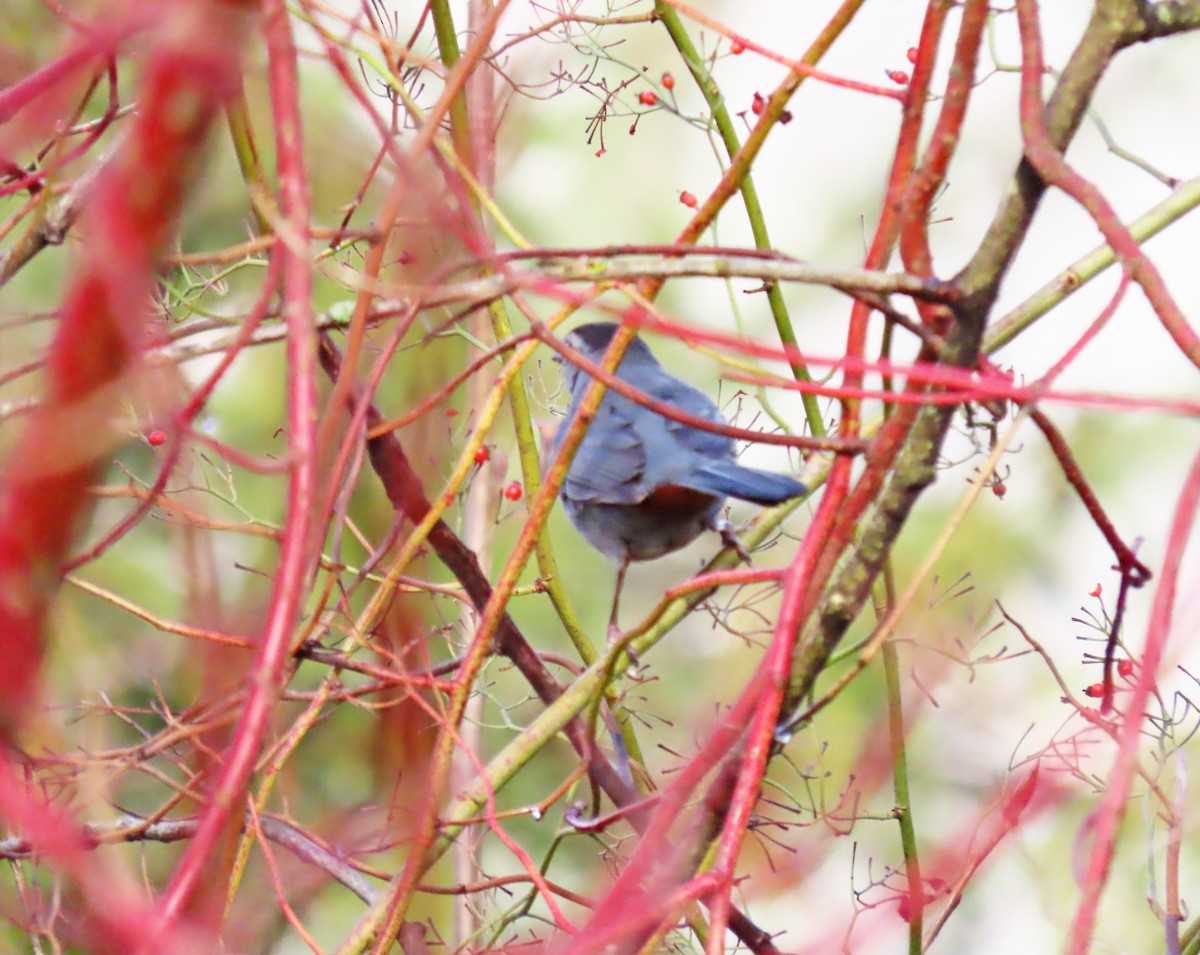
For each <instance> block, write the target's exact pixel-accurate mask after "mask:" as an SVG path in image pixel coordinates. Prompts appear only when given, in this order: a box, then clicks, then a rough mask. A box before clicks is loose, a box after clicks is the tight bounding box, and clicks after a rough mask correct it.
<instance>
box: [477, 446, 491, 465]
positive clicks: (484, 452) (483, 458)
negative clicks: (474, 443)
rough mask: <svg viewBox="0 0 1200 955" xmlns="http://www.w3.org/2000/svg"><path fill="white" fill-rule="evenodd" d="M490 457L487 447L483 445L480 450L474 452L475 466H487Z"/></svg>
mask: <svg viewBox="0 0 1200 955" xmlns="http://www.w3.org/2000/svg"><path fill="white" fill-rule="evenodd" d="M491 456H492V452H491V451H489V450H488V447H487V445H486V444H485V445H484V446H483V447H482V448H480V449H479V450H478V451H476V452H475V463H476V464H487V463H488V459H489V458H491Z"/></svg>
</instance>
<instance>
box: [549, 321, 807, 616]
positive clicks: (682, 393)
mask: <svg viewBox="0 0 1200 955" xmlns="http://www.w3.org/2000/svg"><path fill="white" fill-rule="evenodd" d="M620 327H621V326H620V325H618V324H615V323H613V322H595V323H592V324H589V325H581V326H580V327H579V328H576V329H575V330H574V331H573V332H571V333H570V334H569V335H567V337H566V339H565V341H566V343H567V344H568V345H570V346H571V347H572V348H575V349H577V350H578V351H579V352H581V353H582V354H583V355H585V356H586V357H587V358H589V359H590V360H591V361H593V362H595V363H596V364H599V363H600V362H601V361H602V360H603V358H604V353H605V351H606V350H607V349H608V346H609V344H610V343H611V342H612V339H613V336H614V335H615V334H616V333H617V331H618V330H619V329H620ZM556 360H559V359H556ZM566 376H567V387H568V389H569V391H570V392H571V404H570V406H569V407H568V409H567V416H566V419H565V420H564V421H563V423H562V425H561V426H560V427H559V430H558V433H557V434H556V435H555V440H554V442H553V444H552V447H551V454H552V456H553V455H554V454H557V452H558V448H559V446H560V444H561V443H562V439H563V437H564V436H565V435H566V433H567V431H568V429H569V428H570V427H571V422H572V421H574V420H575V415H576V413H577V411H578V408H579V403H580V402H581V401H582V400H583V396H584V393H585V392H586V391H587V388H588V385H590V384H591V382H592V377H591V376H590V375H589V374H588V373H587V372H585V371H583V370H582V369H580V368H577V367H576V366H574V365H570V364H568V365H567V371H566ZM616 377H618V378H621V379H622V380H624V381H627V382H628V383H629V384H631V385H632V386H633V387H635V388H637V389H638V390H639V391H642V392H645V393H646V394H647V395H649V396H650V397H651V398H656V399H658V400H659V401H662V402H665V403H667V404H670V405H674V406H675V407H676V408H679V409H680V410H681V411H684V412H686V413H687V414H689V415H693V416H694V417H697V418H703V419H705V420H707V421H713V422H718V423H720V424H725V423H726V419H725V417H724V415H722V414H721V412H720V410H719V409H718V408H717V406H716V405H715V404H713V403H712V401H710V400H709V399H708V397H707V396H705V395H704V394H703V393H702V392H700V391H697V390H696V389H695V388H693V387H692V386H691V385H689V384H686V383H685V382H682V381H680V380H679V379H678V378H675V377H673V376H672V375H669V374H667V372H666V371H664V370H663V367H662V365H660V364H659V363H658V360H657V359H656V358H655V357H654V355H653V353H652V352H651V351H650V349H649V347H647V345H646V343H645V342H643V341H642V340H641V339H640V338H635V339H633V341H632V342H630V344H629V348H628V350H627V351H626V352H625V355H624V356H623V358H622V359H621V364H620V365H619V366H618V368H617V371H616ZM807 490H808V488H806V487H805V486H804V485H803V484H801V483H800V482H799V481H796V480H794V479H792V478H790V477H786V476H784V475H782V474H773V473H771V472H769V471H760V470H758V469H756V468H748V467H744V466H742V465H741V464H738V462H737V459H736V457H735V444H734V440H733V438H730V437H728V436H726V435H722V434H714V433H713V432H711V431H701V430H700V429H698V428H694V427H691V426H690V425H686V424H682V423H680V422H678V421H673V420H671V419H670V418H666V417H664V416H663V415H660V414H657V413H656V412H654V411H651V410H650V409H648V408H644V407H642V406H641V405H639V404H637V403H636V402H634V401H632V400H631V399H629V398H626V397H625V396H624V395H620V394H617V393H616V392H614V391H612V390H611V389H610V390H609V391H607V392H606V393H605V395H604V400H603V401H602V402H601V403H600V408H599V410H598V411H597V413H596V418H595V420H594V421H593V422H592V423H591V425H590V426H589V427H588V430H587V434H586V435H585V436H584V439H583V443H582V444H581V445H580V446H579V450H578V451H577V452H576V454H575V459H574V461H572V462H571V468H570V470H569V471H568V472H567V476H566V480H565V481H564V482H563V486H562V490H561V492H560V495H559V496H560V497H561V498H562V502H563V508H564V509H565V510H566V512H567V516H568V517H569V518H570V519H571V523H572V524H574V525H575V527H576V529H577V530H578V531H579V533H580V534H582V535H583V538H584V540H586V541H587V542H588V543H589V544H591V545H592V546H593V547H595V548H596V549H597V550H598V551H600V552H601V553H602V554H604V555H606V556H608V557H610V558H611V559H613V560H615V561H616V562H617V583H616V593H615V594H614V596H613V606H612V614H611V616H610V617H609V622H608V632H609V638H610V639H612V638H613V637H614V636H615V635H617V634H619V633H620V628H619V627H618V626H617V605H618V603H619V602H620V599H621V587H622V585H623V583H624V581H625V572H626V571H627V570H628V568H629V564H630V562H632V561H635V560H653V559H655V558H656V557H662V556H663V555H664V554H669V553H671V551H674V550H678V549H679V548H681V547H684V546H685V545H687V544H689V543H691V542H692V541H693V540H695V539H696V537H698V536H699V535H700V533H701V532H702V531H704V530H708V529H711V530H716V531H720V532H723V536H724V533H726V532H725V531H724V529H723V528H722V527H721V526H719V524H718V515H719V514H720V512H721V509H722V507H723V506H724V504H725V498H727V497H736V498H739V499H740V500H743V501H750V502H751V503H754V504H761V505H763V506H769V505H772V504H779V503H781V502H783V501H786V500H788V499H789V498H793V497H798V496H799V495H801V494H804V493H805V492H806V491H807Z"/></svg>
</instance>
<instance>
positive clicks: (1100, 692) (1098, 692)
mask: <svg viewBox="0 0 1200 955" xmlns="http://www.w3.org/2000/svg"><path fill="white" fill-rule="evenodd" d="M1083 692H1084V695H1085V696H1090V697H1091V698H1092V699H1093V700H1098V699H1099V698H1100V697H1102V696H1104V684H1103V683H1093V684H1092V685H1091V686H1089V687H1088V688H1087V689H1086V690H1084V691H1083Z"/></svg>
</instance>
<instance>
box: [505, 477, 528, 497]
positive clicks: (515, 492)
mask: <svg viewBox="0 0 1200 955" xmlns="http://www.w3.org/2000/svg"><path fill="white" fill-rule="evenodd" d="M524 493H525V488H523V487H521V482H520V481H513V482H512V484H510V485H509V486H508V487H506V488H505V489H504V496H505V497H506V498H508V499H509V500H510V501H519V500H521V495H522V494H524Z"/></svg>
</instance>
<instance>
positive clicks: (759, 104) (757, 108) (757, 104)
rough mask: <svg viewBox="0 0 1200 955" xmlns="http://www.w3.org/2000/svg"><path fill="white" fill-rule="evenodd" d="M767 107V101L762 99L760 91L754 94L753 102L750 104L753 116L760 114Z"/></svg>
mask: <svg viewBox="0 0 1200 955" xmlns="http://www.w3.org/2000/svg"><path fill="white" fill-rule="evenodd" d="M766 108H767V101H766V100H765V99H763V96H762V93H755V94H754V102H752V103H751V104H750V112H752V113H753V114H754V115H755V116H761V115H762V114H763V112H764V111H765V110H766Z"/></svg>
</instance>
